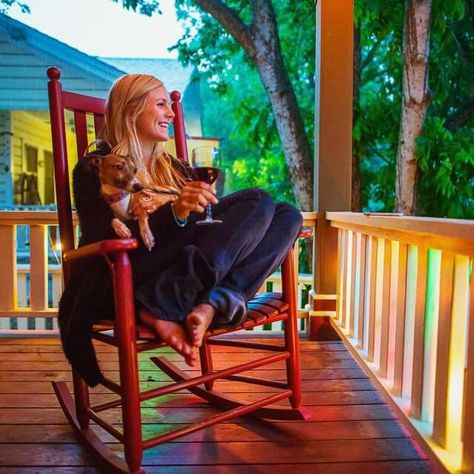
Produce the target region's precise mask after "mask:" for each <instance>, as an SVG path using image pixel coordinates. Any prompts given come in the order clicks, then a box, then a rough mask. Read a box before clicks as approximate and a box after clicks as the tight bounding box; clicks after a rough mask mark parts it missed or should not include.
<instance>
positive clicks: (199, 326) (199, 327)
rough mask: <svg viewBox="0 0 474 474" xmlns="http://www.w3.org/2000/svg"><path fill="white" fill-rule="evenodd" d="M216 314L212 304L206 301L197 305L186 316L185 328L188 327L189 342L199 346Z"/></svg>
mask: <svg viewBox="0 0 474 474" xmlns="http://www.w3.org/2000/svg"><path fill="white" fill-rule="evenodd" d="M215 314H216V310H215V309H214V307H213V306H211V305H210V304H207V303H202V304H199V305H197V306H196V307H195V308H193V310H192V311H191V312H190V313H189V314H188V316H187V317H186V328H187V329H188V334H189V337H190V338H191V344H192V345H193V346H195V347H201V345H202V340H203V338H204V334H205V333H206V331H207V328H208V327H209V326H210V325H211V323H212V319H213V318H214V315H215Z"/></svg>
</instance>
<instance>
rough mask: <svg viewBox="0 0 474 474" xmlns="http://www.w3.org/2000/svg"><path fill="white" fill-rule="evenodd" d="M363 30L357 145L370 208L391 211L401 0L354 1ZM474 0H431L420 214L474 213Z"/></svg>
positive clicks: (420, 154)
mask: <svg viewBox="0 0 474 474" xmlns="http://www.w3.org/2000/svg"><path fill="white" fill-rule="evenodd" d="M355 12H356V25H358V26H359V27H360V30H361V56H362V58H361V59H362V61H361V62H362V64H363V67H362V71H361V87H360V102H359V104H358V105H356V106H355V120H354V152H355V153H357V154H358V156H359V157H360V159H361V175H362V181H363V183H362V184H363V188H362V189H363V205H364V208H365V209H370V210H386V211H391V210H393V208H394V204H395V185H394V183H395V160H396V154H397V146H398V133H399V123H400V103H401V83H402V79H401V67H402V32H403V3H402V2H391V1H389V0H356V9H355ZM473 19H474V1H473V0H454V1H450V2H444V1H443V0H434V1H433V15H432V23H431V43H430V46H431V52H430V75H429V87H430V93H431V100H432V102H431V104H430V107H429V109H428V113H427V118H426V123H425V127H424V131H423V135H422V137H420V139H419V141H418V150H417V154H418V157H419V166H420V169H419V177H418V188H417V207H418V214H420V215H430V216H445V217H456V218H472V217H473V216H474V199H473V185H474V167H473V157H474V129H473V125H474V46H473V45H474V22H473Z"/></svg>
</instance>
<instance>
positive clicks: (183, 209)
mask: <svg viewBox="0 0 474 474" xmlns="http://www.w3.org/2000/svg"><path fill="white" fill-rule="evenodd" d="M217 202H218V201H217V198H216V191H215V190H214V188H213V187H212V186H211V185H210V184H207V183H204V182H202V181H189V182H188V183H186V185H185V186H184V188H183V189H182V190H181V193H180V194H179V196H178V199H176V201H174V203H173V209H174V212H175V215H176V217H177V218H178V219H180V220H184V219H187V218H188V216H189V214H190V212H204V211H205V209H206V206H207V205H208V204H209V203H211V204H217Z"/></svg>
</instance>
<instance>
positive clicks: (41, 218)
mask: <svg viewBox="0 0 474 474" xmlns="http://www.w3.org/2000/svg"><path fill="white" fill-rule="evenodd" d="M73 219H74V223H75V224H77V223H78V218H77V214H76V213H75V212H74V213H73ZM57 223H58V213H57V212H56V211H20V210H16V211H0V225H14V224H18V225H32V224H43V225H54V224H57Z"/></svg>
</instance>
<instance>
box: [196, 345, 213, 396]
mask: <svg viewBox="0 0 474 474" xmlns="http://www.w3.org/2000/svg"><path fill="white" fill-rule="evenodd" d="M199 358H200V360H201V372H202V373H203V374H205V375H207V374H212V372H213V371H214V365H213V363H212V350H211V347H210V346H209V344H208V343H207V341H206V340H204V342H203V344H202V346H201V347H200V348H199ZM204 386H205V387H206V389H207V390H212V389H213V388H214V380H211V381H210V382H206V383H205V384H204Z"/></svg>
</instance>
